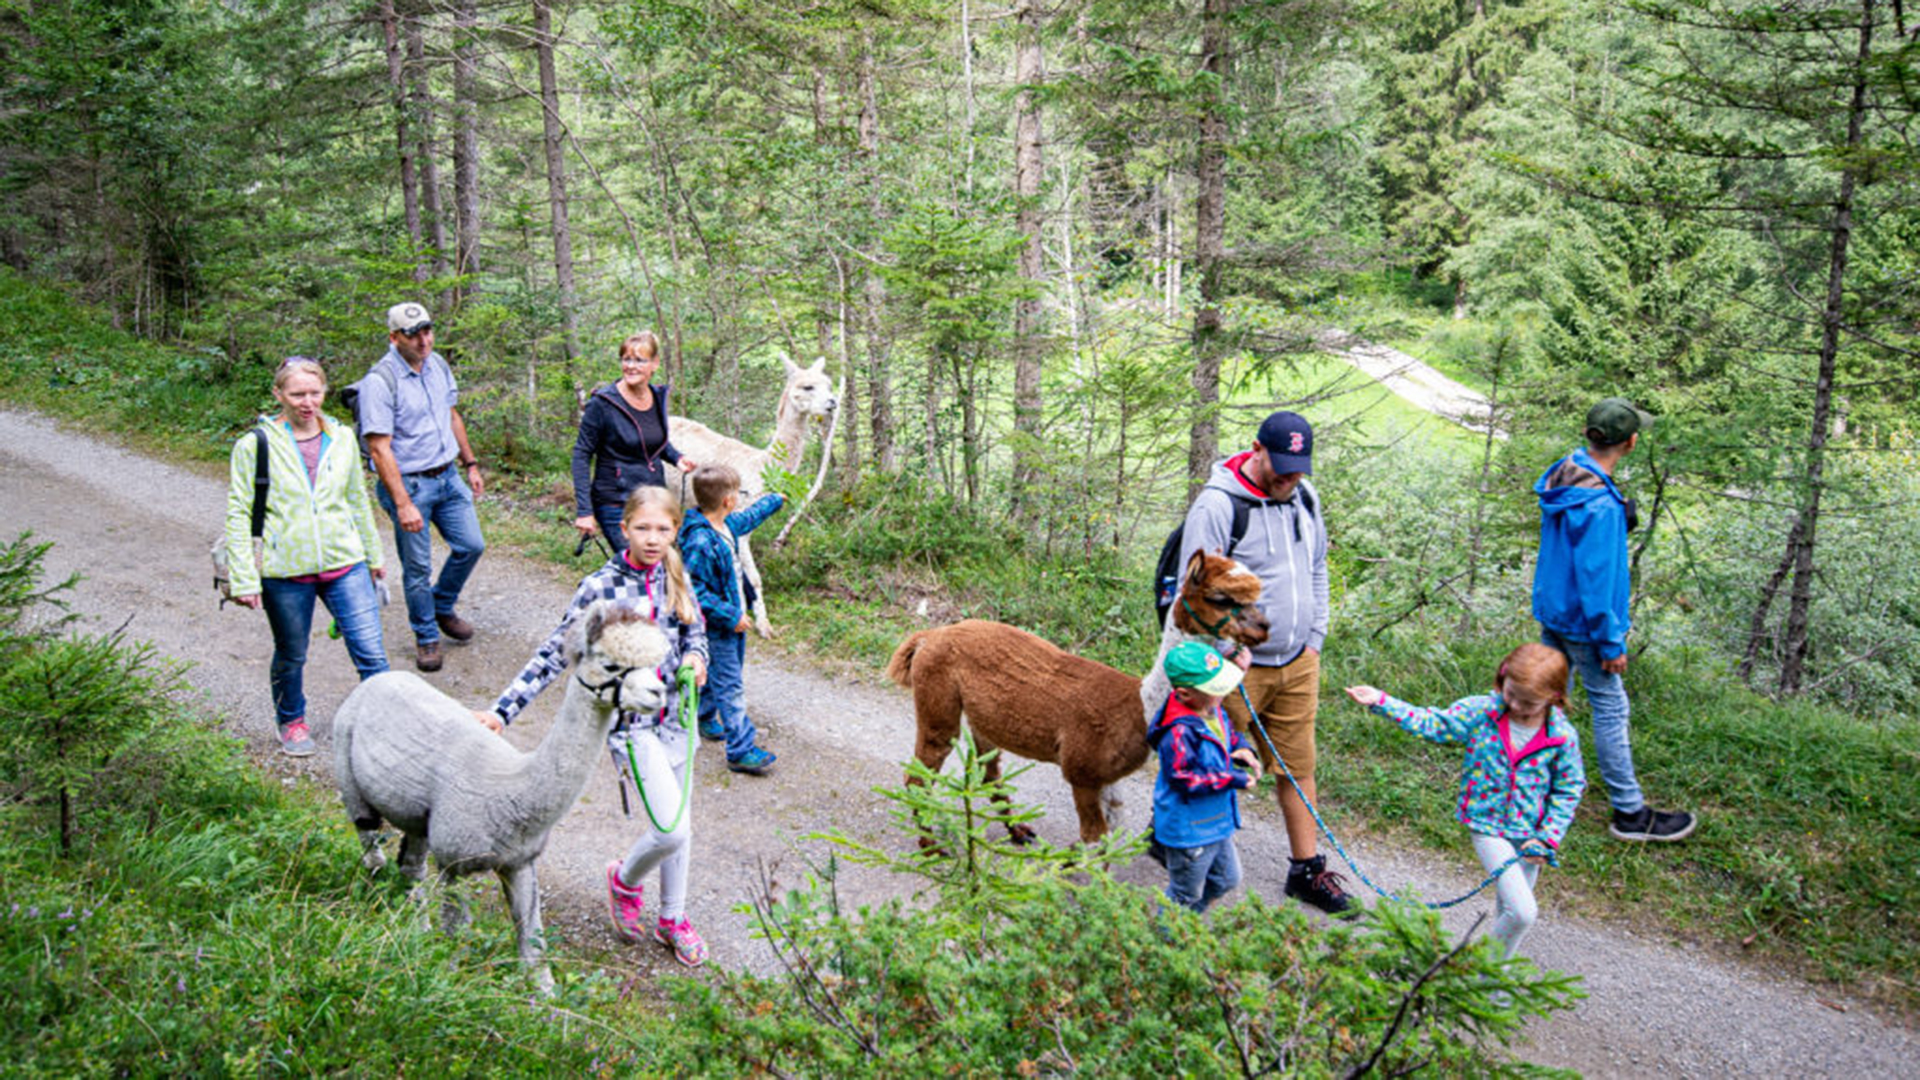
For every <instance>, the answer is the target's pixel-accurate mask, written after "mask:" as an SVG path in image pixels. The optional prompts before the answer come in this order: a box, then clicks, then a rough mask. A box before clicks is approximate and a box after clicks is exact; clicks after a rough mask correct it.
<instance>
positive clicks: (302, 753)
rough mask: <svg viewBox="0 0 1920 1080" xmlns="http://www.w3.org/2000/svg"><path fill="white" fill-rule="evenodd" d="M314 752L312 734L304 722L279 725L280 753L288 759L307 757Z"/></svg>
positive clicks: (296, 721)
mask: <svg viewBox="0 0 1920 1080" xmlns="http://www.w3.org/2000/svg"><path fill="white" fill-rule="evenodd" d="M313 751H314V745H313V732H311V731H309V730H307V722H306V721H305V720H295V721H293V722H292V723H290V724H282V725H280V752H281V753H283V754H285V755H287V756H288V757H308V756H310V755H312V753H313Z"/></svg>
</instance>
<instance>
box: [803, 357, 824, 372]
mask: <svg viewBox="0 0 1920 1080" xmlns="http://www.w3.org/2000/svg"><path fill="white" fill-rule="evenodd" d="M807 370H808V371H811V372H813V373H814V374H815V375H825V374H826V373H827V358H826V357H824V356H819V357H815V358H814V361H813V363H811V364H809V365H807Z"/></svg>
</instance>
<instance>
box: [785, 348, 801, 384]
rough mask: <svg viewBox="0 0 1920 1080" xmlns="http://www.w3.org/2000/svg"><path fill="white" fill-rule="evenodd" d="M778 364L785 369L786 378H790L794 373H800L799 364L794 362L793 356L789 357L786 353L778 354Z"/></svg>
mask: <svg viewBox="0 0 1920 1080" xmlns="http://www.w3.org/2000/svg"><path fill="white" fill-rule="evenodd" d="M780 364H781V366H782V367H784V368H786V369H787V377H788V378H792V377H794V376H795V375H798V374H800V365H799V364H796V363H794V362H793V358H792V357H789V356H788V355H787V354H786V353H781V354H780Z"/></svg>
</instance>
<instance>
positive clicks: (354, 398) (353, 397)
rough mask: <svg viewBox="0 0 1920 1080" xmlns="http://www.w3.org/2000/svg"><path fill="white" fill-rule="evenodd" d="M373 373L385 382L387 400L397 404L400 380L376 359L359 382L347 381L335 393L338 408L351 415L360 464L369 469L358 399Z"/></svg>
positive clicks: (371, 464)
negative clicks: (358, 445)
mask: <svg viewBox="0 0 1920 1080" xmlns="http://www.w3.org/2000/svg"><path fill="white" fill-rule="evenodd" d="M375 374H378V375H379V376H380V377H381V378H382V379H383V380H385V382H386V384H387V400H389V401H391V402H394V403H395V405H396V406H398V404H399V401H400V380H398V379H396V378H394V377H393V372H391V371H389V370H387V365H386V364H384V363H380V362H377V361H376V362H375V363H374V365H373V367H372V368H370V369H369V370H368V371H367V373H366V375H364V376H362V377H361V379H360V381H359V382H355V383H348V384H347V385H345V386H343V387H341V388H340V390H339V393H338V394H337V395H336V396H337V397H338V399H339V401H340V408H341V409H342V410H344V411H345V412H346V414H347V415H348V416H351V417H353V437H354V438H355V439H356V440H358V441H359V443H360V464H361V465H363V466H365V467H366V468H369V469H371V468H373V455H371V454H369V453H367V425H366V424H364V423H362V422H361V419H360V399H361V397H362V394H361V387H363V386H365V385H366V383H367V380H368V379H371V378H373V377H374V375H375Z"/></svg>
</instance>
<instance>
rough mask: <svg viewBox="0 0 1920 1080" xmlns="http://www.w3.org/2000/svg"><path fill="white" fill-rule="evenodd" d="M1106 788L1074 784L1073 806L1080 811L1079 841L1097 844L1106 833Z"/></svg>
mask: <svg viewBox="0 0 1920 1080" xmlns="http://www.w3.org/2000/svg"><path fill="white" fill-rule="evenodd" d="M1105 803H1106V789H1105V788H1101V787H1086V786H1080V785H1075V786H1074V789H1073V808H1074V809H1075V810H1077V811H1079V813H1080V842H1081V843H1083V844H1097V843H1099V842H1100V838H1101V837H1103V836H1105V835H1107V813H1106V807H1105V805H1104V804H1105Z"/></svg>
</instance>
